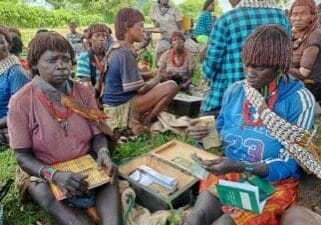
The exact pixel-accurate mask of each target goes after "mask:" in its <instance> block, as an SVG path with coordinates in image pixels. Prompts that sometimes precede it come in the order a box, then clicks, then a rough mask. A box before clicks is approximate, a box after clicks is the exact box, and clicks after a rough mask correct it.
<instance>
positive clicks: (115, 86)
mask: <svg viewBox="0 0 321 225" xmlns="http://www.w3.org/2000/svg"><path fill="white" fill-rule="evenodd" d="M115 31H116V37H117V39H118V41H119V48H118V49H115V50H113V52H112V53H111V54H110V56H109V59H108V65H109V67H108V71H107V73H106V76H105V79H104V84H105V89H104V93H103V96H102V102H103V104H104V111H105V112H106V114H107V115H110V116H111V119H110V120H108V123H109V125H110V126H111V127H112V128H113V129H115V128H119V129H126V128H128V127H129V128H131V129H132V130H133V131H134V129H133V126H132V125H133V123H134V124H137V123H136V122H138V117H142V122H143V123H144V124H149V123H150V122H152V121H153V120H154V119H155V118H156V117H157V115H158V114H159V113H160V112H161V111H162V110H163V109H164V108H165V107H166V106H167V105H168V104H169V103H170V102H171V101H172V99H173V98H174V96H175V95H176V93H177V85H176V84H175V82H173V81H167V82H163V83H160V80H161V79H162V78H161V76H157V77H155V78H153V79H152V80H150V81H148V82H144V80H143V79H142V77H141V76H140V74H139V71H138V67H137V61H136V57H137V52H136V50H135V48H134V45H133V44H134V43H135V42H141V41H143V39H144V16H143V15H142V14H141V12H139V11H138V10H136V9H132V8H123V9H121V10H120V11H119V12H118V13H117V16H116V21H115ZM138 114H139V115H138ZM132 122H133V123H132ZM138 127H139V125H138ZM141 128H142V127H141ZM134 133H135V131H134Z"/></svg>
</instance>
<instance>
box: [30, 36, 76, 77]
mask: <svg viewBox="0 0 321 225" xmlns="http://www.w3.org/2000/svg"><path fill="white" fill-rule="evenodd" d="M46 51H58V52H67V53H69V54H70V57H71V59H72V60H73V59H74V57H75V54H74V50H73V49H72V47H71V45H70V44H69V42H68V41H67V39H66V38H64V36H62V35H61V34H58V33H57V32H55V31H49V32H47V33H42V34H39V35H36V36H35V37H34V38H33V39H32V40H31V42H30V43H29V51H28V56H27V60H28V64H29V67H30V68H35V67H36V66H37V64H38V61H39V59H40V57H41V56H42V55H43V54H44V53H45V52H46ZM35 73H36V72H35V70H32V74H31V75H32V76H35V75H37V74H35Z"/></svg>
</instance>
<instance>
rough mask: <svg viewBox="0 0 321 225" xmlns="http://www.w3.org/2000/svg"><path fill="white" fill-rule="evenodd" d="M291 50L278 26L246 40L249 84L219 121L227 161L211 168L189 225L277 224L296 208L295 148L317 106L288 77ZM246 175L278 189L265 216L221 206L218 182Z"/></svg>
mask: <svg viewBox="0 0 321 225" xmlns="http://www.w3.org/2000/svg"><path fill="white" fill-rule="evenodd" d="M291 51H292V49H291V40H290V39H289V37H288V34H287V33H286V32H285V31H284V30H283V29H282V28H281V27H279V26H276V25H267V26H260V27H258V28H257V29H256V30H255V32H254V33H252V34H251V35H250V36H249V37H248V39H247V40H246V42H245V45H244V47H243V57H242V58H243V63H244V68H245V74H246V80H244V81H240V82H237V83H235V84H234V85H233V86H231V87H230V88H229V89H228V90H227V91H226V92H225V94H224V98H223V103H222V106H223V107H222V110H221V112H220V115H219V117H218V121H217V128H218V131H219V132H220V135H221V137H222V140H223V145H224V147H225V151H224V153H225V157H220V158H218V159H216V160H213V161H211V162H210V163H209V165H208V170H209V171H210V172H211V175H210V176H209V178H208V180H205V181H203V182H202V184H201V191H202V192H201V193H200V195H199V198H198V200H197V202H196V204H195V208H194V210H193V212H192V214H191V215H190V216H189V217H188V218H187V220H186V221H185V223H184V224H185V225H192V224H193V225H210V224H213V225H214V224H215V225H223V224H224V225H230V224H231V225H232V224H233V225H254V224H260V225H277V224H279V219H280V217H281V215H282V213H283V211H284V210H285V209H287V208H288V207H290V206H292V205H294V204H295V203H296V200H297V186H298V179H299V178H300V167H299V165H298V163H297V161H296V160H294V159H293V158H292V157H291V156H293V157H294V158H295V159H299V158H300V156H299V157H298V155H297V154H296V152H293V148H292V147H293V146H294V145H295V140H298V139H297V138H294V136H295V135H296V134H295V130H296V129H299V130H301V131H300V132H298V134H299V136H300V137H302V135H303V136H304V135H305V134H306V133H307V132H306V130H308V129H311V127H312V125H313V119H314V107H315V101H314V99H313V96H312V94H311V93H310V92H309V91H308V90H307V89H306V88H305V87H304V85H303V84H302V83H301V82H300V81H298V80H294V79H293V78H291V77H290V76H288V71H289V67H290V63H291ZM284 124H285V125H284ZM301 128H303V129H301ZM279 130H286V131H287V132H286V134H284V132H281V133H282V135H281V134H280V132H279ZM302 130H304V132H306V133H305V134H303V133H304V132H302ZM191 131H192V132H191V133H192V135H193V136H194V137H197V138H202V137H203V136H204V135H205V134H206V132H204V129H200V127H195V128H191ZM302 145H303V146H304V145H305V143H303V144H302ZM300 146H301V145H300ZM300 146H299V145H296V148H297V149H298V148H301V147H300ZM304 152H305V151H304ZM300 162H301V163H302V161H300ZM304 163H306V162H304ZM244 174H245V176H248V175H256V176H258V177H261V178H262V179H264V180H266V181H269V182H270V183H271V184H272V185H273V186H274V187H275V189H276V191H275V192H274V193H273V194H272V195H271V197H270V198H269V199H268V200H267V202H266V204H265V207H264V209H263V212H262V213H261V214H259V215H256V214H253V213H251V212H250V211H244V210H241V209H239V208H236V207H232V206H227V205H221V203H220V201H219V198H218V197H216V196H215V195H213V194H212V193H211V192H210V190H213V186H214V185H215V184H217V182H218V179H225V180H233V181H238V180H239V179H240V178H241V177H244V176H243V175H244Z"/></svg>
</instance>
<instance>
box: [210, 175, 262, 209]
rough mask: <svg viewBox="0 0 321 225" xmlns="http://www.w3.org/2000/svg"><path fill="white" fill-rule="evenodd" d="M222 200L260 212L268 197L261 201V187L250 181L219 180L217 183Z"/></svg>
mask: <svg viewBox="0 0 321 225" xmlns="http://www.w3.org/2000/svg"><path fill="white" fill-rule="evenodd" d="M216 188H217V193H218V196H219V199H220V202H221V203H222V204H223V205H232V206H235V207H238V208H241V209H244V210H248V211H251V212H253V213H255V214H260V213H261V212H262V210H263V208H264V205H265V202H266V199H265V200H263V201H260V198H259V188H258V187H257V186H254V185H251V184H249V183H240V182H233V181H226V180H219V184H217V185H216Z"/></svg>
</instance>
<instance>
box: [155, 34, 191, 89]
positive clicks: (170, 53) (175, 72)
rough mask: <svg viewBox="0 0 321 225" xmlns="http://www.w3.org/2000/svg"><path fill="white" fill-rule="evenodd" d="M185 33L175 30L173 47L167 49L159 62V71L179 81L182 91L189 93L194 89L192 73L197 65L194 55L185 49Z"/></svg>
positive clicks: (166, 77)
mask: <svg viewBox="0 0 321 225" xmlns="http://www.w3.org/2000/svg"><path fill="white" fill-rule="evenodd" d="M184 41H185V38H184V35H183V34H182V33H181V32H179V31H175V32H174V33H173V34H172V36H171V39H170V43H171V45H172V48H171V49H170V50H167V51H166V52H165V53H164V54H163V55H162V56H161V58H160V60H159V62H158V67H159V73H160V74H161V75H162V76H163V77H164V78H165V79H168V80H173V81H175V82H176V83H177V85H178V87H179V89H180V90H181V91H185V92H187V93H190V92H191V89H193V87H194V86H193V85H192V74H193V70H194V69H195V67H196V62H195V60H194V59H193V56H192V55H191V54H190V53H189V52H188V51H186V50H185V49H184Z"/></svg>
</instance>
